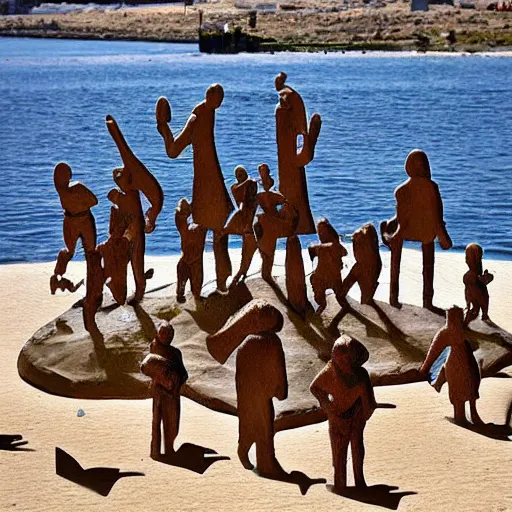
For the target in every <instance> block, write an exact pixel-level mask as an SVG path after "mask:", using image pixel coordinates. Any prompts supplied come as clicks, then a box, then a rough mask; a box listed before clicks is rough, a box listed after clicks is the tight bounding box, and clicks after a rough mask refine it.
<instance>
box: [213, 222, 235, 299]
mask: <svg viewBox="0 0 512 512" xmlns="http://www.w3.org/2000/svg"><path fill="white" fill-rule="evenodd" d="M228 243H229V237H228V235H224V236H222V233H221V232H219V231H214V232H213V254H214V257H215V273H216V275H217V290H219V291H221V292H225V291H226V290H227V288H226V281H227V280H228V277H229V276H230V275H231V260H230V259H229V251H228Z"/></svg>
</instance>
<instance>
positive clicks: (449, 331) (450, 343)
mask: <svg viewBox="0 0 512 512" xmlns="http://www.w3.org/2000/svg"><path fill="white" fill-rule="evenodd" d="M447 347H450V351H449V355H448V359H447V360H446V362H445V363H444V368H443V369H442V370H441V372H443V373H444V378H446V382H447V383H448V395H449V397H450V402H451V404H452V405H453V410H454V416H455V421H456V422H457V423H459V424H465V423H466V421H467V420H466V411H465V403H466V402H469V406H470V410H471V419H472V420H473V423H474V424H475V425H479V424H482V420H481V419H480V416H479V415H478V412H477V410H476V400H477V399H478V398H479V394H478V389H479V387H480V369H479V367H478V363H477V361H476V359H475V356H474V355H473V349H472V348H471V345H470V343H469V341H467V340H465V339H464V314H463V311H462V309H461V308H459V307H457V306H453V307H451V308H450V309H449V310H448V311H447V313H446V324H445V325H444V327H442V328H441V329H440V330H439V331H438V332H437V333H436V335H435V336H434V339H433V340H432V344H431V345H430V348H429V350H428V353H427V357H426V358H425V362H424V363H423V365H422V366H421V368H420V372H421V373H423V374H425V375H426V374H427V373H428V371H429V370H430V368H431V367H432V365H433V364H434V362H435V361H436V360H437V358H438V357H439V356H440V355H441V353H442V352H443V351H444V350H445V349H446V348H447ZM440 377H441V375H440ZM441 378H443V377H441ZM438 379H439V377H438ZM433 385H434V386H435V384H434V383H433Z"/></svg>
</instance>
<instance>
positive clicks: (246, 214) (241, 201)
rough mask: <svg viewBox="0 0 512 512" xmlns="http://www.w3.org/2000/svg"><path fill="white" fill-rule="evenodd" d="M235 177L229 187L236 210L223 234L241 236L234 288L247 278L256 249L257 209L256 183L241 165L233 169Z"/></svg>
mask: <svg viewBox="0 0 512 512" xmlns="http://www.w3.org/2000/svg"><path fill="white" fill-rule="evenodd" d="M235 177H236V180H237V181H236V183H234V184H233V185H231V193H232V194H233V197H234V198H235V202H236V204H237V205H238V210H237V211H236V212H235V213H234V214H233V216H232V217H231V218H230V219H229V221H228V223H227V224H226V227H225V228H224V230H223V233H224V234H227V235H241V236H242V262H241V263H240V269H239V270H238V272H237V273H236V274H235V276H234V277H233V279H232V281H231V286H236V285H237V284H238V282H239V281H240V279H242V280H244V279H245V278H246V277H247V272H248V271H249V267H250V266H251V262H252V258H253V256H254V253H255V252H256V249H257V248H258V245H257V243H256V238H255V236H254V231H253V222H254V215H255V214H256V209H257V208H258V200H257V193H258V183H257V182H256V180H253V179H252V178H249V176H248V174H247V171H246V170H245V167H243V166H241V165H239V166H238V167H236V168H235Z"/></svg>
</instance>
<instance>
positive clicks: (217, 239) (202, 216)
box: [156, 84, 234, 292]
mask: <svg viewBox="0 0 512 512" xmlns="http://www.w3.org/2000/svg"><path fill="white" fill-rule="evenodd" d="M223 99H224V89H223V88H222V86H221V85H219V84H213V85H210V87H208V89H207V90H206V95H205V99H204V101H202V102H201V103H199V104H198V105H197V106H196V107H195V108H194V110H192V114H191V115H190V117H189V119H188V121H187V123H186V125H185V127H184V128H183V130H182V131H181V132H180V134H179V135H178V136H177V137H176V138H174V135H173V133H172V131H171V129H170V127H169V123H170V122H171V107H170V105H169V102H168V101H167V98H164V97H160V98H159V99H158V101H157V104H156V121H157V128H158V132H159V133H160V135H161V136H162V138H163V139H164V142H165V151H166V153H167V156H168V157H169V158H177V157H178V156H179V155H180V154H181V153H182V151H183V150H184V149H185V148H186V147H187V146H189V145H192V150H193V157H194V183H193V188H192V202H191V204H192V217H193V219H194V222H196V223H197V224H199V225H200V226H203V227H205V228H207V229H211V230H212V231H213V253H214V256H215V270H216V274H217V289H218V290H219V291H222V292H224V291H226V290H227V288H226V281H227V278H228V277H229V276H230V275H231V260H230V259H229V252H228V236H227V235H223V234H222V229H223V228H224V226H225V225H226V221H227V219H228V217H229V214H230V213H231V212H232V211H233V209H234V207H233V203H232V202H231V198H230V197H229V194H228V191H227V190H226V185H225V184H224V177H223V175H222V170H221V168H220V163H219V158H218V156H217V149H216V147H215V111H216V110H217V109H218V108H219V107H220V106H221V104H222V101H223Z"/></svg>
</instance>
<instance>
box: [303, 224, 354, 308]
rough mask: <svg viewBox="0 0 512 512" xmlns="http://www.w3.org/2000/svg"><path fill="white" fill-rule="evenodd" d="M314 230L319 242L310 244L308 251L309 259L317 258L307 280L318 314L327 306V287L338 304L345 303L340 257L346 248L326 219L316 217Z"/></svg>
mask: <svg viewBox="0 0 512 512" xmlns="http://www.w3.org/2000/svg"><path fill="white" fill-rule="evenodd" d="M316 230H317V233H318V238H319V239H320V243H312V244H310V245H309V246H308V252H309V257H310V258H311V261H314V260H315V258H317V259H318V264H317V266H316V268H315V270H313V272H312V274H311V277H310V278H309V280H310V282H311V286H312V287H313V293H314V295H315V302H316V303H317V304H318V309H317V310H316V312H317V313H318V314H320V313H321V312H322V311H323V310H324V309H325V308H326V306H327V300H326V298H325V292H326V291H327V290H328V289H332V290H333V291H334V293H335V295H336V299H337V300H338V302H339V304H340V306H343V304H344V303H345V298H344V297H345V296H344V295H343V294H342V278H341V269H342V268H343V261H342V258H343V257H344V256H346V255H347V250H346V249H345V247H343V245H341V242H340V237H339V235H338V232H337V231H336V230H335V229H334V228H333V226H332V225H331V223H330V222H329V221H328V220H327V219H325V218H321V219H318V221H317V227H316ZM345 295H346V294H345Z"/></svg>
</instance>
